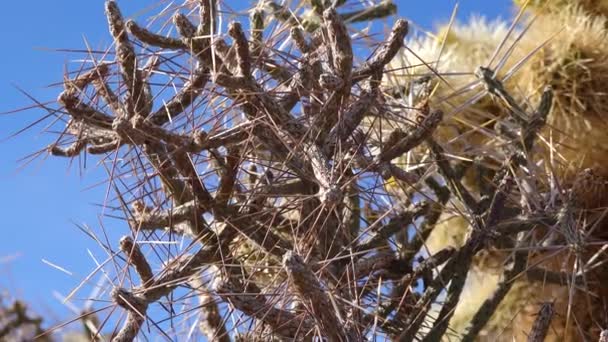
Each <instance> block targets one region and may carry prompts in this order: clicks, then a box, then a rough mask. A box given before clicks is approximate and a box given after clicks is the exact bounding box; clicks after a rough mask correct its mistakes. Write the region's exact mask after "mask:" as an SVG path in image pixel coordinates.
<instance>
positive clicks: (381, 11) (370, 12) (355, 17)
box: [340, 0, 397, 23]
mask: <svg viewBox="0 0 608 342" xmlns="http://www.w3.org/2000/svg"><path fill="white" fill-rule="evenodd" d="M395 13H397V5H395V4H394V3H393V2H392V1H390V0H384V1H382V2H380V3H377V4H373V5H371V6H369V7H366V8H364V9H361V10H357V11H353V12H347V13H342V14H340V18H341V19H342V20H343V21H344V22H348V23H356V22H361V21H370V20H374V19H379V18H385V17H388V16H391V15H393V14H395Z"/></svg>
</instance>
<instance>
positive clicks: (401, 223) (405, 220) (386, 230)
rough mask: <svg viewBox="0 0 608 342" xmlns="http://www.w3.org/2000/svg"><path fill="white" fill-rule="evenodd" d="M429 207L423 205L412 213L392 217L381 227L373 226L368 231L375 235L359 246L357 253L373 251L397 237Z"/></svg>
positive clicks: (406, 212) (407, 212)
mask: <svg viewBox="0 0 608 342" xmlns="http://www.w3.org/2000/svg"><path fill="white" fill-rule="evenodd" d="M428 208H429V206H428V205H421V206H419V207H417V208H415V209H413V210H412V211H409V210H408V211H404V212H402V213H399V214H397V215H395V216H394V217H392V218H391V219H390V220H389V222H388V223H387V224H384V225H381V226H379V227H377V228H376V227H374V226H373V225H371V226H370V227H369V228H368V229H369V230H370V232H372V233H375V234H374V235H373V236H372V237H371V238H370V239H369V240H368V241H366V242H363V243H361V244H360V245H359V246H357V249H356V251H357V252H364V251H371V250H374V249H375V248H377V247H379V246H381V245H382V244H384V242H385V241H386V240H387V239H388V238H390V237H391V236H393V235H395V233H397V232H398V231H401V230H404V229H406V227H407V226H408V225H410V224H411V223H412V222H413V221H414V220H415V219H417V218H419V217H421V216H423V215H424V213H425V212H426V211H427V210H428Z"/></svg>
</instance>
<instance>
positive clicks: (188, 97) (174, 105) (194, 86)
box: [148, 67, 210, 126]
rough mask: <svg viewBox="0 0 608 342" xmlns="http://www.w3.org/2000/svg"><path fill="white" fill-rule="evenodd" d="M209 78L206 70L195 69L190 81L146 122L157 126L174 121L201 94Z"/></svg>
mask: <svg viewBox="0 0 608 342" xmlns="http://www.w3.org/2000/svg"><path fill="white" fill-rule="evenodd" d="M209 78H210V74H209V70H208V69H206V68H201V67H197V68H196V69H195V70H194V72H193V73H192V76H191V79H190V80H188V82H187V83H186V84H185V85H184V86H183V87H182V89H180V91H179V92H178V93H177V94H175V96H173V98H171V99H169V100H168V101H167V102H166V103H164V104H163V106H162V107H160V108H159V109H158V110H156V111H155V112H154V113H152V114H151V115H150V117H149V118H148V120H150V121H151V122H152V123H154V124H155V125H158V126H162V125H164V124H165V123H167V122H169V121H171V120H174V119H175V118H176V117H177V116H178V115H179V114H181V113H183V112H184V111H185V110H186V108H188V106H190V105H191V104H192V103H193V102H194V101H195V100H196V98H197V97H198V96H199V95H200V94H201V93H202V91H203V89H204V88H205V85H206V84H207V82H208V81H209Z"/></svg>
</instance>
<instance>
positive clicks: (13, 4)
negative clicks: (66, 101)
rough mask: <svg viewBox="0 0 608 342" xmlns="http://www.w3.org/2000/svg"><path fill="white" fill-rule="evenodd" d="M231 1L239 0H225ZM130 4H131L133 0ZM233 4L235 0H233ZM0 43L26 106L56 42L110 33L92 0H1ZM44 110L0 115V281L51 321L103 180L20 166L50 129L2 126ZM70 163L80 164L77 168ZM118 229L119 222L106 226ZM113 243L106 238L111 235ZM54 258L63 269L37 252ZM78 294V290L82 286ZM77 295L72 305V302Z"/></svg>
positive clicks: (473, 7)
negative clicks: (16, 134) (40, 133)
mask: <svg viewBox="0 0 608 342" xmlns="http://www.w3.org/2000/svg"><path fill="white" fill-rule="evenodd" d="M396 2H397V3H398V6H399V15H400V16H402V17H406V18H408V19H411V20H413V21H415V22H416V23H417V24H418V25H421V26H422V27H424V28H426V29H432V28H433V26H434V25H436V24H438V23H442V22H446V21H447V20H448V19H449V17H450V15H451V12H452V9H453V7H454V5H455V3H456V2H455V1H451V0H425V1H396ZM118 3H119V5H120V6H121V8H122V9H123V12H124V13H125V14H126V15H127V16H130V15H138V13H141V12H138V10H141V9H144V8H146V6H149V5H151V4H154V3H157V0H148V1H141V0H140V1H126V0H122V1H120V0H119V1H118ZM227 3H228V4H231V5H235V4H238V3H240V6H243V5H242V4H243V2H241V1H236V0H232V1H230V0H228V1H227ZM138 4H139V5H138ZM233 7H235V6H233ZM472 13H481V14H484V15H485V16H487V17H490V18H495V17H497V16H501V17H503V18H508V17H510V15H511V14H512V6H511V1H509V0H496V1H488V0H462V1H461V2H460V10H459V18H460V19H462V20H465V19H466V18H468V17H469V16H470V15H471V14H472ZM0 29H1V32H2V33H3V34H2V41H3V42H2V45H3V49H2V50H3V51H4V52H3V53H2V54H0V94H2V95H3V96H2V101H0V112H6V111H10V110H13V109H17V108H21V107H27V106H31V105H32V104H33V103H32V101H31V100H30V99H28V97H27V96H26V95H24V94H23V93H21V92H20V91H19V90H18V88H20V89H24V90H25V91H27V92H28V93H29V94H30V95H31V96H33V97H35V98H36V99H38V100H40V101H42V102H46V101H51V100H53V99H55V98H56V96H57V95H58V94H59V92H60V90H59V88H57V87H49V85H51V84H53V83H55V82H58V81H61V79H62V77H63V72H64V67H65V64H66V63H67V62H69V60H70V58H74V56H73V55H69V54H68V53H66V52H57V51H54V50H56V49H65V48H74V49H80V48H84V47H85V39H86V41H87V42H88V44H90V45H91V46H92V47H93V48H95V47H99V48H101V47H104V46H107V45H108V43H109V42H110V39H109V34H108V31H107V28H106V20H105V17H104V15H103V1H102V0H87V1H78V0H55V1H5V2H4V3H3V10H2V11H1V12H0ZM44 114H45V113H44V112H43V111H41V110H39V109H34V110H27V111H24V112H20V113H18V114H10V115H0V127H1V128H0V139H2V140H0V155H1V159H0V160H1V162H0V189H1V191H2V192H1V193H2V196H0V213H1V214H2V216H3V220H2V221H1V222H2V224H3V226H2V228H1V229H2V232H3V238H2V239H0V291H2V290H8V291H9V292H10V293H11V295H13V296H17V297H21V298H25V299H26V300H27V301H29V302H31V303H33V304H34V306H35V308H36V310H37V311H38V312H40V313H42V314H43V315H44V316H46V317H49V318H50V319H51V320H55V322H57V321H61V320H64V319H66V318H67V317H70V315H71V313H70V312H69V311H67V309H66V308H65V307H64V306H62V305H61V303H60V301H58V300H57V299H55V298H54V297H53V296H52V293H53V291H58V292H60V293H63V294H67V293H68V292H70V290H71V289H72V288H73V287H74V286H75V285H76V284H78V282H79V281H80V280H81V279H82V278H83V277H84V276H86V274H87V273H88V272H89V271H90V270H92V269H93V268H94V267H95V264H94V262H93V260H92V259H91V257H90V256H89V253H88V252H87V249H90V250H91V251H92V253H93V254H95V255H99V254H100V249H99V248H98V247H97V246H96V245H95V243H94V242H93V241H91V239H89V238H88V237H87V236H85V234H84V233H82V232H81V231H80V230H78V228H77V226H76V225H77V224H81V225H83V224H88V225H89V226H91V227H92V228H94V229H98V228H99V227H100V219H99V216H98V215H99V211H100V210H99V207H97V206H95V204H96V203H100V202H102V201H103V198H104V195H105V187H103V186H101V187H99V186H98V187H93V188H91V187H92V186H93V185H95V183H96V181H97V180H99V179H100V175H102V174H103V172H104V171H103V170H99V169H98V168H95V161H94V159H89V160H88V164H87V167H86V168H82V167H79V165H78V159H75V160H74V163H75V164H73V165H70V161H69V159H61V158H38V159H36V160H35V161H34V162H33V163H32V164H29V165H27V166H26V167H25V168H23V169H20V168H19V167H20V165H22V163H20V162H18V160H19V159H21V158H22V157H24V156H27V155H29V154H31V153H33V152H36V151H38V150H40V149H43V148H44V147H45V146H47V145H48V144H49V143H50V142H51V141H52V140H50V139H52V137H51V136H45V135H39V134H38V133H37V132H39V131H41V130H42V128H43V126H42V125H39V126H37V127H35V128H33V129H31V130H28V131H27V132H25V133H24V134H22V135H20V136H18V137H16V138H12V139H9V140H6V139H5V138H7V137H8V136H9V135H10V134H12V133H14V132H15V131H18V130H19V129H21V128H23V127H24V126H26V125H27V124H29V123H31V122H33V121H34V120H36V119H38V118H39V117H41V116H42V115H44ZM79 170H84V171H83V172H82V173H81V172H80V171H79ZM106 229H107V230H109V231H116V232H118V233H120V232H124V229H125V227H124V226H120V225H115V226H106ZM112 243H113V244H114V246H116V244H117V240H116V241H112ZM43 259H44V260H47V261H49V262H51V263H53V264H57V265H60V266H61V267H63V268H65V269H66V270H67V271H69V272H70V273H71V275H69V274H67V273H65V272H62V271H59V270H57V269H55V268H53V267H50V266H49V265H47V264H45V263H44V262H43V261H42V260H43ZM83 295H86V293H83ZM77 304H79V305H81V304H82V303H81V302H80V303H78V302H77Z"/></svg>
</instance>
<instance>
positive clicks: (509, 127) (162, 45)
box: [48, 0, 605, 341]
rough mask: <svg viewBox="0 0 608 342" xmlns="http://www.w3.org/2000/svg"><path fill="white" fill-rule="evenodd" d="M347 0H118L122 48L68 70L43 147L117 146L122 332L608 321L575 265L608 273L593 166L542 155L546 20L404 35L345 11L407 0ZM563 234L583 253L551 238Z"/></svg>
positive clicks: (104, 153)
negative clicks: (243, 12)
mask: <svg viewBox="0 0 608 342" xmlns="http://www.w3.org/2000/svg"><path fill="white" fill-rule="evenodd" d="M346 3H347V2H346V1H322V0H318V1H307V2H302V3H298V4H293V5H292V6H288V5H285V4H279V3H276V2H272V1H262V2H260V3H259V4H257V5H256V6H255V7H254V8H252V9H251V11H250V14H251V15H250V19H249V23H248V25H245V24H242V23H239V22H238V21H234V20H232V18H231V16H230V13H229V12H228V11H225V10H224V8H223V7H222V6H223V4H222V3H221V2H217V1H209V0H197V1H191V0H190V1H185V2H184V4H182V5H176V4H170V5H168V7H166V8H164V9H163V10H162V11H161V12H160V13H159V14H158V15H155V16H152V17H151V18H150V22H148V23H144V22H143V21H141V20H140V19H138V21H137V22H136V21H133V20H126V18H124V17H123V16H122V14H121V12H120V9H119V7H118V5H117V4H116V2H114V1H107V2H106V16H107V18H108V26H109V31H110V34H111V35H112V37H113V40H114V43H113V45H112V47H111V49H112V53H104V54H100V55H97V54H94V53H92V54H91V55H90V56H87V62H86V63H85V64H83V65H81V66H79V68H78V70H77V71H75V72H71V73H69V74H68V75H66V77H65V81H64V90H63V91H62V92H61V94H60V95H59V97H58V101H57V102H58V104H59V113H61V114H62V117H63V118H64V119H65V120H62V121H59V122H56V125H64V126H63V127H61V130H62V134H61V135H60V136H59V138H58V139H57V141H55V142H54V143H53V144H51V145H50V146H49V149H48V150H49V152H50V153H51V154H53V155H55V156H64V157H72V158H74V157H79V156H82V155H84V154H90V155H96V156H97V155H99V156H100V157H99V159H98V160H99V162H100V163H101V164H102V165H103V166H105V167H106V168H107V170H109V172H108V175H109V177H108V180H107V181H108V184H109V187H110V190H111V192H112V194H113V196H111V197H110V198H111V199H113V200H114V201H113V203H105V211H104V212H106V213H108V212H111V214H109V215H111V217H112V218H119V219H121V221H120V223H121V224H122V225H123V226H124V227H128V230H126V234H125V236H123V237H122V238H120V239H117V241H113V242H111V243H115V246H116V248H117V250H118V251H114V249H113V248H112V247H110V246H106V248H107V249H109V250H110V249H112V251H111V252H110V251H108V255H110V256H111V261H112V264H113V265H112V266H113V267H107V269H105V268H104V271H105V273H104V279H108V281H107V283H106V284H107V285H106V286H102V290H100V292H99V293H100V296H101V297H103V298H102V299H105V300H108V301H110V303H111V304H112V305H110V306H109V307H108V308H107V309H111V312H110V313H109V314H108V315H109V319H107V320H104V321H102V322H112V323H113V322H116V321H120V324H121V325H120V327H118V328H116V329H115V330H114V331H113V332H112V334H113V339H114V340H116V341H130V340H133V339H135V338H136V337H137V336H141V337H143V338H146V337H148V335H159V334H162V335H164V336H165V337H168V338H170V339H184V340H188V339H195V338H196V337H197V336H198V335H202V336H204V337H206V338H207V339H208V340H220V341H230V340H243V341H250V340H264V341H265V340H275V339H276V340H313V339H314V338H315V337H318V338H324V339H327V340H332V341H359V340H374V339H383V338H386V339H394V340H399V341H413V340H418V339H422V340H425V341H440V340H447V339H451V338H456V339H462V340H466V341H471V340H500V339H505V340H511V339H513V338H515V339H516V340H521V339H522V338H525V336H538V339H543V338H545V337H546V338H547V339H557V338H563V339H575V338H576V337H577V336H580V335H577V334H579V331H582V332H583V334H584V335H585V337H590V336H593V337H595V336H596V335H597V336H599V330H598V332H597V334H596V331H595V330H593V329H587V326H584V325H581V327H584V328H579V326H577V324H581V323H578V322H581V319H582V318H584V317H587V316H586V314H587V313H584V312H581V311H580V310H578V309H579V308H580V304H581V303H582V299H586V298H587V297H585V296H586V294H587V293H586V292H583V291H578V288H588V289H590V290H596V289H597V290H603V288H602V287H601V286H600V287H592V286H591V284H590V283H587V282H586V277H587V276H593V277H595V276H596V275H595V273H587V272H586V267H587V265H586V264H585V263H589V264H590V266H589V267H590V268H593V267H596V268H598V269H601V267H600V266H601V265H603V262H604V261H605V260H604V259H605V258H604V257H603V255H602V254H601V253H598V254H593V253H594V252H595V250H593V249H592V248H589V249H587V247H588V246H589V245H590V244H589V242H590V240H588V238H589V237H596V235H591V234H587V232H588V231H589V229H588V226H587V225H589V224H592V222H591V221H585V220H581V221H578V220H577V218H580V217H583V218H585V219H591V218H592V216H590V215H588V213H587V211H588V209H589V208H586V207H584V206H581V203H583V202H584V201H583V200H582V199H583V196H582V195H581V194H582V192H581V189H588V188H590V187H591V188H593V184H595V183H594V182H596V181H597V179H596V177H595V174H593V173H592V172H582V173H581V172H577V173H576V176H575V177H573V178H572V179H569V180H567V179H566V178H563V177H562V176H563V175H564V173H555V174H549V173H547V171H546V170H547V169H550V168H547V166H548V165H553V164H552V163H553V161H554V159H550V158H548V157H547V152H546V151H550V152H551V153H549V155H553V153H554V152H555V150H557V151H558V152H559V151H564V150H562V149H561V148H562V147H556V149H553V150H551V149H547V148H546V146H551V142H552V140H551V139H547V136H546V134H547V132H549V133H550V132H551V126H550V125H549V126H548V125H546V123H547V122H550V123H554V124H556V125H557V124H559V123H560V122H556V121H552V120H554V119H553V118H554V116H555V113H557V112H558V111H561V110H563V109H562V108H556V106H554V105H553V103H554V102H555V103H557V104H560V103H562V102H563V99H564V98H563V97H560V96H562V95H563V94H564V92H563V88H560V87H559V84H554V82H551V79H548V78H545V76H544V75H545V74H544V73H543V72H542V71H541V70H540V68H539V67H538V66H539V63H542V61H547V60H548V59H549V60H550V59H551V58H554V55H553V54H550V53H549V52H550V51H552V50H551V49H552V45H551V44H552V43H551V41H550V42H549V43H546V44H544V45H543V43H542V42H538V41H537V45H535V46H534V47H532V48H531V45H530V44H531V43H530V42H531V41H533V40H534V39H537V38H536V37H537V33H535V31H533V30H534V27H535V26H534V25H533V26H531V27H530V28H527V27H526V26H525V25H524V27H515V28H514V29H510V28H508V26H507V25H506V24H503V23H501V22H496V23H488V22H486V21H484V20H482V19H476V21H474V22H473V24H471V25H468V26H467V25H462V24H457V25H456V27H455V28H453V27H446V28H444V29H441V30H440V33H439V34H438V35H437V37H438V39H434V40H433V39H426V38H420V37H412V38H410V39H408V40H406V41H405V46H406V47H407V49H405V50H403V48H404V39H405V38H406V35H407V33H408V24H407V22H406V21H404V20H395V21H394V23H393V25H392V28H391V29H390V31H389V32H385V34H383V35H376V36H378V37H384V38H383V39H382V40H381V41H376V42H374V41H372V40H371V38H370V37H374V36H375V35H369V37H368V36H365V37H364V38H363V37H361V35H360V34H359V32H358V31H357V32H355V31H354V30H352V29H350V28H349V26H348V24H349V23H350V22H355V21H358V20H370V19H374V18H378V17H383V16H386V15H389V14H392V13H394V12H395V5H394V4H393V3H391V2H388V1H382V2H379V3H376V4H375V5H373V6H371V7H367V6H368V4H367V2H366V3H365V4H364V3H357V4H354V5H353V6H352V7H350V6H346ZM552 13H553V12H552ZM568 13H571V15H573V16H574V15H576V14H575V12H568ZM577 13H578V12H577ZM551 15H555V14H551ZM560 15H565V14H560ZM169 17H170V18H169ZM550 18H551V17H550V16H549V15H548V17H544V15H543V16H541V17H539V19H538V20H551V19H550ZM568 18H570V17H568ZM570 19H571V18H570ZM594 20H595V19H594ZM598 20H599V19H598ZM566 22H568V21H566ZM226 23H228V25H227V29H226V28H225V27H224V25H225V24H226ZM592 26H593V25H592ZM574 27H578V26H576V25H574ZM593 27H594V28H595V26H593ZM245 28H247V29H248V30H249V32H245ZM368 30H373V27H368ZM577 32H578V31H577ZM580 32H586V31H585V30H581V31H580ZM543 37H545V38H548V37H547V34H546V33H545V35H544V36H543ZM482 38H483V39H482ZM582 41H583V40H582V39H580V38H574V39H571V40H570V42H571V45H576V44H583V46H585V47H586V46H587V45H585V44H586V43H582ZM360 42H365V43H367V44H368V45H367V47H368V48H369V49H368V50H367V51H366V52H365V53H366V54H367V55H361V53H363V52H361V51H364V50H365V49H363V48H361V46H360V45H357V44H359V43H360ZM588 42H589V41H588ZM594 42H597V43H598V44H599V43H600V42H599V41H595V40H594ZM355 46H357V49H355V48H354V47H355ZM538 46H540V49H539V50H538V51H536V50H537V47H538ZM497 47H502V48H499V49H497ZM553 49H554V50H555V48H553ZM566 50H567V51H570V50H568V49H565V50H564V51H566ZM400 51H404V52H402V53H401V54H399V52H400ZM581 51H583V50H581ZM533 52H537V53H533ZM543 53H546V54H545V55H543ZM396 56H397V57H396ZM537 56H542V57H543V58H544V59H543V58H541V57H537ZM537 58H540V59H537ZM520 62H524V63H520ZM556 65H558V66H560V67H558V70H561V67H563V66H564V65H565V64H564V63H562V62H559V63H557V64H556ZM522 68H531V69H528V70H530V71H534V73H532V74H530V72H528V74H526V75H522V74H523V72H522V71H521V69H522ZM534 68H536V69H534ZM598 70H599V69H598ZM576 77H578V76H576ZM526 80H527V81H526ZM551 86H552V87H553V88H552V87H551ZM594 89H595V88H594ZM554 98H555V101H554ZM552 108H553V109H552ZM560 153H561V152H560ZM564 153H565V152H564ZM568 158H572V157H568ZM555 180H557V181H555ZM570 180H572V181H570ZM589 184H591V186H590V185H589ZM598 222H601V221H598ZM91 234H93V233H91ZM598 236H599V235H598ZM565 243H566V245H567V246H574V247H572V251H573V255H575V257H576V259H574V258H569V257H568V256H563V254H562V256H563V257H562V256H560V258H559V259H555V258H553V259H551V260H550V262H548V263H547V262H545V261H546V259H547V258H548V257H549V256H550V255H549V254H547V253H548V252H547V251H549V253H550V252H551V251H555V250H560V251H561V249H563V247H562V246H564V244H565ZM575 247H576V248H575ZM560 248H561V249H560ZM102 267H103V265H102V266H100V267H99V268H102ZM564 269H565V270H564ZM131 270H134V271H135V272H134V273H132V272H131ZM594 272H595V271H594ZM564 279H567V280H564ZM568 280H571V283H568ZM564 284H568V285H564ZM479 285H482V287H479ZM98 299H101V298H98ZM570 299H572V300H570ZM564 304H565V305H564ZM573 305H575V306H573ZM117 307H118V308H119V309H120V310H114V309H116V308H117ZM595 308H597V306H593V307H592V309H595ZM570 309H572V310H570ZM108 311H110V310H108ZM119 314H120V315H119ZM87 316H88V315H87ZM574 322H577V323H574ZM102 325H103V323H100V324H99V326H95V327H94V328H95V329H92V330H91V331H93V332H92V333H90V335H91V337H92V338H98V337H99V336H98V332H105V331H106V330H112V329H108V328H107V326H102Z"/></svg>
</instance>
